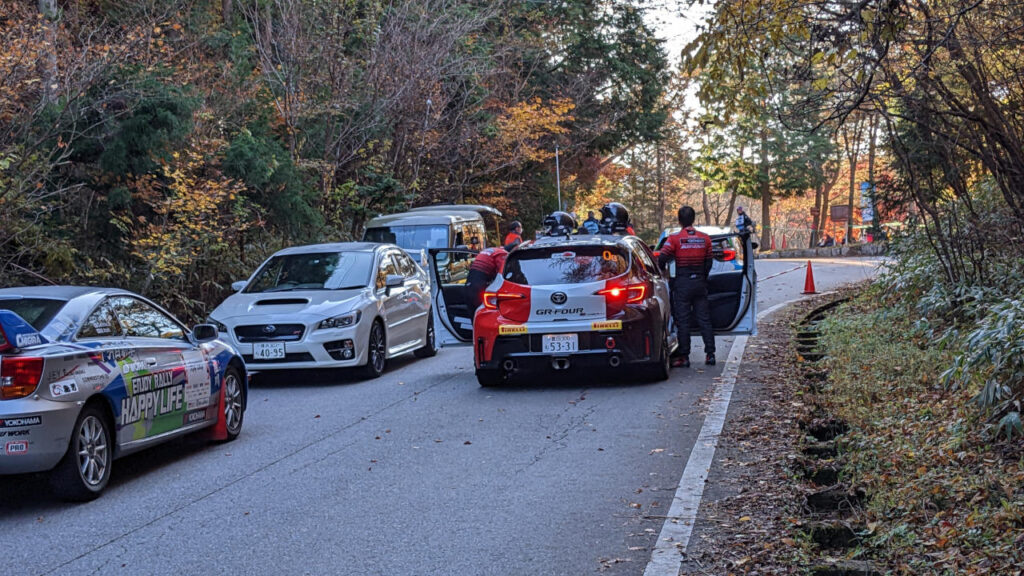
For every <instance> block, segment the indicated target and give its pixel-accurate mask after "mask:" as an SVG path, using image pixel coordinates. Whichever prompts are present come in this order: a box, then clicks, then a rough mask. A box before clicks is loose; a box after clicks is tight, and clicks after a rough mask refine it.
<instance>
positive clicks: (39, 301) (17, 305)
mask: <svg viewBox="0 0 1024 576" xmlns="http://www.w3.org/2000/svg"><path fill="white" fill-rule="evenodd" d="M65 304H67V301H66V300H53V299H51V298H17V299H12V300H6V299H2V298H0V310H10V311H11V312H14V313H15V314H17V315H18V316H21V318H22V320H24V321H25V322H28V323H29V324H31V325H32V327H33V328H35V329H36V331H37V332H38V331H41V330H42V329H43V328H44V327H46V325H47V324H49V323H50V320H52V319H53V317H54V316H56V315H57V312H60V309H61V308H63V307H64V305H65Z"/></svg>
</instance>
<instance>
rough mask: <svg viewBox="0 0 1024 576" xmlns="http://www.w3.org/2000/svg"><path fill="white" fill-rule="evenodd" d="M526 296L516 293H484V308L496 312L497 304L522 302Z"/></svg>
mask: <svg viewBox="0 0 1024 576" xmlns="http://www.w3.org/2000/svg"><path fill="white" fill-rule="evenodd" d="M523 298H526V294H519V293H518V292H484V308H487V309H488V310H497V309H498V304H500V303H501V302H502V301H505V300H522V299H523Z"/></svg>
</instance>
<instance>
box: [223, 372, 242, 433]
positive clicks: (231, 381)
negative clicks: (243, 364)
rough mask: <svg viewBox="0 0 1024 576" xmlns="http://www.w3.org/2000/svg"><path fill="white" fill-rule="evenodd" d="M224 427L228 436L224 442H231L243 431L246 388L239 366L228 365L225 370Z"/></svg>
mask: <svg viewBox="0 0 1024 576" xmlns="http://www.w3.org/2000/svg"><path fill="white" fill-rule="evenodd" d="M223 386H224V412H223V413H222V414H221V415H220V416H221V418H223V419H224V429H225V430H227V437H226V438H225V439H224V442H231V441H232V440H234V439H235V438H238V435H239V434H241V433H242V421H243V420H244V419H245V391H244V390H245V388H244V387H243V386H242V375H241V373H240V372H239V371H238V368H235V367H234V366H228V368H227V370H225V371H224V383H223Z"/></svg>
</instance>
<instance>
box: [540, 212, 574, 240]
mask: <svg viewBox="0 0 1024 576" xmlns="http://www.w3.org/2000/svg"><path fill="white" fill-rule="evenodd" d="M544 227H545V228H547V229H548V230H547V234H548V236H568V235H569V234H572V231H573V230H575V229H576V220H575V219H574V218H573V217H572V216H571V215H569V214H567V213H565V212H561V211H558V212H552V213H551V215H550V216H548V217H547V218H545V219H544Z"/></svg>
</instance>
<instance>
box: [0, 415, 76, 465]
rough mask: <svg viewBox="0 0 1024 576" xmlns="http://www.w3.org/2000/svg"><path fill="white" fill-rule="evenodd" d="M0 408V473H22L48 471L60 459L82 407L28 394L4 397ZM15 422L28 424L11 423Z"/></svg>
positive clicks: (66, 448) (66, 449) (65, 450)
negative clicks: (12, 397) (16, 398)
mask: <svg viewBox="0 0 1024 576" xmlns="http://www.w3.org/2000/svg"><path fill="white" fill-rule="evenodd" d="M0 410H2V412H0V420H3V421H4V425H3V426H0V474H22V473H26V472H42V471H44V470H49V469H51V468H53V467H54V466H56V465H57V463H58V462H60V459H61V458H63V457H64V454H65V453H66V452H67V451H68V444H69V443H70V440H71V431H72V429H73V428H74V426H75V420H76V419H77V418H78V413H79V411H80V410H81V407H80V406H78V403H77V402H54V401H52V400H44V399H38V400H37V399H34V398H32V397H28V398H21V399H19V400H5V401H4V402H3V404H0ZM36 422H38V423H36ZM15 423H21V424H25V425H20V426H19V425H11V424H15Z"/></svg>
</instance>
